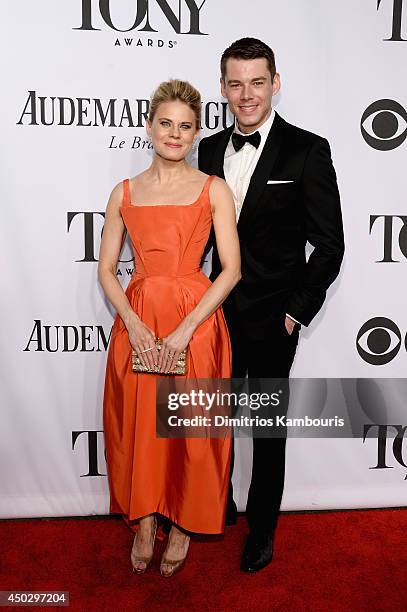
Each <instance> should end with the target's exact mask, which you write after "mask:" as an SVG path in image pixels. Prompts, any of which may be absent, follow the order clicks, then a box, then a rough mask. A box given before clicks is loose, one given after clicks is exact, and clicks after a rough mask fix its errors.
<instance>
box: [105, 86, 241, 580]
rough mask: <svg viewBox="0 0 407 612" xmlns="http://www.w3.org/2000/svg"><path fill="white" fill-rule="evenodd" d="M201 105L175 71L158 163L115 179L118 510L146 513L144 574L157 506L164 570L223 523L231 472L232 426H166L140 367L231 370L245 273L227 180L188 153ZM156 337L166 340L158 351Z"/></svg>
mask: <svg viewBox="0 0 407 612" xmlns="http://www.w3.org/2000/svg"><path fill="white" fill-rule="evenodd" d="M200 111H201V100H200V94H199V92H198V91H197V90H196V89H194V88H193V87H192V86H191V85H190V84H189V83H187V82H184V81H178V80H171V81H168V82H166V83H162V84H161V85H160V86H159V87H158V89H157V90H156V92H155V93H154V95H153V97H152V100H151V104H150V112H149V119H148V121H147V132H148V134H149V136H150V137H151V139H152V143H153V146H154V158H153V162H152V164H151V166H150V167H149V168H148V169H147V170H146V171H144V172H142V173H141V174H139V175H137V176H135V177H134V178H132V179H126V180H125V181H123V182H121V183H119V184H118V185H117V186H116V187H115V188H114V189H113V191H112V193H111V196H110V199H109V202H108V205H107V208H106V217H105V225H104V231H103V238H102V243H101V248H100V260H99V270H98V273H99V281H100V284H101V285H102V287H103V289H104V291H105V294H106V296H107V298H108V299H109V301H110V302H111V303H112V305H113V306H114V308H115V309H116V312H117V315H116V318H115V321H114V324H113V328H112V334H111V340H110V347H109V353H108V359H107V366H106V379H105V394H104V432H105V444H106V459H107V467H108V476H109V487H110V511H111V512H114V513H121V514H122V515H123V517H124V519H125V520H126V521H127V522H128V524H129V525H130V524H131V523H130V522H131V521H135V520H136V519H137V522H138V529H137V532H136V535H135V538H134V543H133V548H132V553H131V561H132V565H133V568H134V570H135V571H136V572H137V573H143V572H144V571H145V570H146V569H147V567H148V565H149V563H150V561H151V559H152V556H153V547H154V539H155V534H156V530H157V517H159V516H163V517H166V518H167V519H169V521H171V523H172V527H171V531H170V533H169V537H168V543H167V548H166V550H165V553H164V555H163V558H162V560H161V565H160V572H161V574H162V575H164V576H171V575H172V574H173V573H174V572H175V571H176V570H177V569H179V568H180V567H181V565H182V563H183V561H184V560H185V557H186V554H187V551H188V546H189V540H190V537H189V533H190V532H196V533H205V534H207V533H211V534H216V533H221V532H223V529H224V519H225V507H226V499H227V492H228V481H229V471H230V450H231V440H230V437H227V436H226V437H224V438H210V437H207V438H201V439H198V438H183V439H179V438H177V439H174V438H172V439H171V438H157V437H156V375H155V374H147V373H135V372H133V371H132V366H131V354H132V350H133V349H134V350H135V351H136V353H137V355H138V356H139V358H140V361H141V362H142V363H143V364H144V365H146V366H149V367H154V365H155V364H158V367H159V372H160V374H157V376H166V374H165V373H166V372H169V371H171V370H172V369H173V367H174V365H175V364H176V362H177V359H178V356H179V354H180V352H181V351H183V350H184V349H186V348H187V347H188V352H187V355H188V358H187V359H188V363H187V366H188V370H187V375H186V376H187V377H193V378H229V377H230V375H231V350H230V341H229V336H228V331H227V327H226V324H225V320H224V317H223V312H222V309H221V306H220V305H221V303H222V302H223V301H224V299H225V298H226V297H227V295H228V294H229V292H230V291H231V289H233V287H234V286H235V285H236V283H237V282H238V281H239V279H240V251H239V242H238V237H237V231H236V220H235V209H234V204H233V197H232V195H231V192H230V190H229V188H228V187H227V185H226V183H225V182H224V181H223V180H222V179H219V178H217V177H214V176H211V177H209V176H207V175H206V174H204V173H202V172H200V171H199V170H197V169H195V168H193V167H192V166H190V165H189V164H188V163H187V161H186V159H185V158H186V156H187V154H188V153H189V152H190V150H191V148H192V146H193V144H194V142H195V140H196V139H197V137H198V135H199V126H200ZM212 224H213V227H214V230H215V236H216V243H217V248H218V252H219V256H220V259H221V262H222V272H221V274H220V275H219V276H218V277H217V279H216V280H215V281H214V283H211V282H210V281H209V279H208V278H207V276H205V275H204V274H203V273H202V271H201V270H200V262H201V258H202V255H203V252H204V248H205V245H206V243H207V240H208V237H209V232H210V230H211V227H212ZM126 231H127V232H128V233H129V235H130V238H131V241H132V246H133V251H134V256H135V272H134V274H133V276H132V278H131V280H130V283H129V285H128V287H127V289H126V291H125V292H124V291H123V289H122V287H121V285H120V283H119V282H118V280H117V277H116V267H117V261H118V258H119V255H120V251H121V248H122V245H123V240H124V236H125V232H126ZM157 338H162V339H163V347H162V349H161V350H160V351H159V352H158V351H157V349H156V347H155V339H157ZM167 376H168V375H167Z"/></svg>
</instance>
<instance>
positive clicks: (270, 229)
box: [199, 38, 344, 571]
mask: <svg viewBox="0 0 407 612" xmlns="http://www.w3.org/2000/svg"><path fill="white" fill-rule="evenodd" d="M279 89H280V76H279V74H278V73H277V72H276V67H275V60H274V54H273V51H272V50H271V49H270V47H269V46H268V45H266V44H265V43H263V42H262V41H260V40H257V39H255V38H243V39H241V40H238V41H236V42H234V43H233V44H232V45H231V46H230V47H229V48H228V49H226V50H225V51H224V53H223V55H222V59H221V91H222V95H223V96H224V97H225V98H227V100H228V102H229V108H230V110H231V112H232V113H233V114H234V116H235V123H234V125H232V126H230V127H229V128H227V129H225V130H223V131H221V132H218V133H216V134H214V135H212V136H209V137H208V138H204V139H203V140H202V141H201V143H200V146H199V167H200V169H201V170H202V171H204V172H206V173H208V174H216V175H218V176H220V177H222V178H225V180H226V182H227V183H228V185H229V187H230V188H231V190H232V192H233V196H234V200H235V206H236V215H237V219H238V223H237V227H238V232H239V237H240V249H241V259H242V278H241V280H240V282H239V283H238V284H237V285H236V287H235V288H234V289H233V291H232V292H231V294H230V295H229V297H228V298H227V300H226V301H225V302H224V304H223V309H224V313H225V317H226V321H227V324H228V327H229V332H230V337H231V342H232V376H233V377H234V378H244V377H245V376H246V374H247V375H248V377H249V379H251V378H288V376H289V372H290V368H291V365H292V363H293V360H294V356H295V351H296V347H297V342H298V336H299V330H300V327H301V325H306V326H307V325H309V324H310V322H311V321H312V319H313V318H314V317H315V315H316V314H317V312H318V311H319V310H320V308H321V306H322V304H323V302H324V300H325V296H326V291H327V289H328V287H329V286H330V284H331V283H332V282H333V281H334V280H335V278H336V277H337V275H338V273H339V269H340V265H341V262H342V258H343V252H344V241H343V229H342V216H341V209H340V199H339V193H338V187H337V182H336V175H335V170H334V168H333V165H332V160H331V154H330V148H329V144H328V142H327V141H326V140H325V139H324V138H321V137H320V136H317V135H315V134H312V133H311V132H307V131H305V130H302V129H300V128H298V127H295V126H293V125H290V124H289V123H287V122H286V121H285V120H284V119H283V118H282V117H280V115H278V114H277V113H276V112H275V111H274V109H273V108H272V97H273V96H274V95H275V94H276V93H277V92H278V91H279ZM307 242H309V243H310V244H311V245H312V246H313V247H314V250H313V251H312V253H311V255H310V257H309V258H308V261H307V259H306V255H305V245H306V243H307ZM220 270H221V266H220V262H219V257H218V254H217V252H216V250H214V252H213V256H212V275H211V278H212V279H213V278H215V277H216V276H217V275H218V274H219V272H220ZM285 442H286V440H285V437H283V438H265V437H254V439H253V469H252V479H251V484H250V489H249V495H248V501H247V508H246V513H247V518H248V523H249V529H250V531H249V536H248V538H247V542H246V545H245V548H244V551H243V556H242V562H241V568H242V569H243V570H244V571H258V570H259V569H262V568H263V567H265V566H266V565H267V564H268V563H269V562H270V561H271V559H272V554H273V538H274V530H275V527H276V524H277V517H278V513H279V509H280V504H281V497H282V494H283V488H284V472H285ZM236 514H237V509H236V505H235V503H234V501H233V490H232V485H231V484H230V488H229V498H228V507H227V517H226V521H227V524H233V523H234V522H236Z"/></svg>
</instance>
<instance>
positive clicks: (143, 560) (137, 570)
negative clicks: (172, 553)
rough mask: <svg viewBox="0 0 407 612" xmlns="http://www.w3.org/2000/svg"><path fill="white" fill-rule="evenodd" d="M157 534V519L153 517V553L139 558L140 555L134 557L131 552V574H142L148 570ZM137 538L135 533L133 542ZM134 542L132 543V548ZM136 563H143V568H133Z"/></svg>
mask: <svg viewBox="0 0 407 612" xmlns="http://www.w3.org/2000/svg"><path fill="white" fill-rule="evenodd" d="M156 533H157V519H156V517H154V523H153V529H152V540H153V542H152V547H153V553H152V554H151V555H150V556H149V557H141V556H140V555H134V554H133V550H132V552H131V564H132V566H133V572H134V573H135V574H144V572H145V571H146V569H147V568H148V566H149V565H150V563H151V561H152V558H153V555H154V542H155V536H156ZM137 536H138V533H136V535H135V538H134V542H136V541H137ZM134 542H133V548H134ZM137 563H145V567H142V568H141V567H134V566H135V565H136V564H137Z"/></svg>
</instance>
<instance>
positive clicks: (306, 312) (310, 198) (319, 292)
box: [286, 138, 344, 325]
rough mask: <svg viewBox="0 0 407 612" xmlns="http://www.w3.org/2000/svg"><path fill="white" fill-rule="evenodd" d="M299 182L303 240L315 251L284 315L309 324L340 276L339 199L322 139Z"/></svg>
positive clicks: (327, 147)
mask: <svg viewBox="0 0 407 612" xmlns="http://www.w3.org/2000/svg"><path fill="white" fill-rule="evenodd" d="M302 181H303V197H304V205H305V224H306V238H307V240H308V242H309V243H310V244H311V245H312V246H313V247H314V250H313V252H312V253H311V255H310V257H309V260H308V262H307V264H306V267H305V271H304V274H303V277H302V279H300V286H299V287H298V288H297V289H296V290H295V292H294V293H293V294H292V296H291V297H290V300H289V302H288V304H287V307H286V312H287V313H289V314H290V316H292V317H293V318H294V319H296V320H297V321H300V322H301V323H303V324H304V325H309V323H310V322H311V320H312V319H313V318H314V317H315V315H316V314H317V312H318V311H319V310H320V308H321V306H322V304H323V302H324V300H325V296H326V291H327V289H328V287H329V286H330V285H331V283H332V282H333V281H334V280H335V278H336V277H337V276H338V274H339V269H340V266H341V262H342V259H343V253H344V238H343V226H342V214H341V206H340V197H339V192H338V185H337V182H336V174H335V170H334V167H333V164H332V159H331V151H330V148H329V144H328V142H327V141H326V140H325V139H322V138H320V139H318V141H317V142H316V143H315V144H314V145H313V146H312V147H311V150H310V151H309V153H308V156H307V159H306V162H305V165H304V171H303V176H302Z"/></svg>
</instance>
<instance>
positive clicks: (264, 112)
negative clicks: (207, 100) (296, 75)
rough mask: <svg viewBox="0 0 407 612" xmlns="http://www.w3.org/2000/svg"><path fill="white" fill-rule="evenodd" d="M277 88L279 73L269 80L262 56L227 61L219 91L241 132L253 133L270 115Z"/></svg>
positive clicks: (266, 65) (231, 58)
mask: <svg viewBox="0 0 407 612" xmlns="http://www.w3.org/2000/svg"><path fill="white" fill-rule="evenodd" d="M279 89H280V75H279V74H276V75H275V76H274V79H273V81H271V74H270V71H269V68H268V63H267V60H266V58H265V57H259V58H257V59H252V60H244V59H235V58H233V57H230V58H229V59H228V60H227V62H226V72H225V79H221V92H222V96H223V97H224V98H227V101H228V102H229V108H230V110H231V112H232V113H233V114H234V115H235V117H236V119H237V122H238V125H239V129H240V130H241V131H242V132H243V133H247V134H248V133H250V132H254V131H255V130H257V128H259V127H260V126H261V125H262V124H263V123H264V122H265V121H266V120H267V119H268V118H269V117H270V113H271V100H272V97H273V96H274V95H275V94H276V93H277V92H278V90H279Z"/></svg>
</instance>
